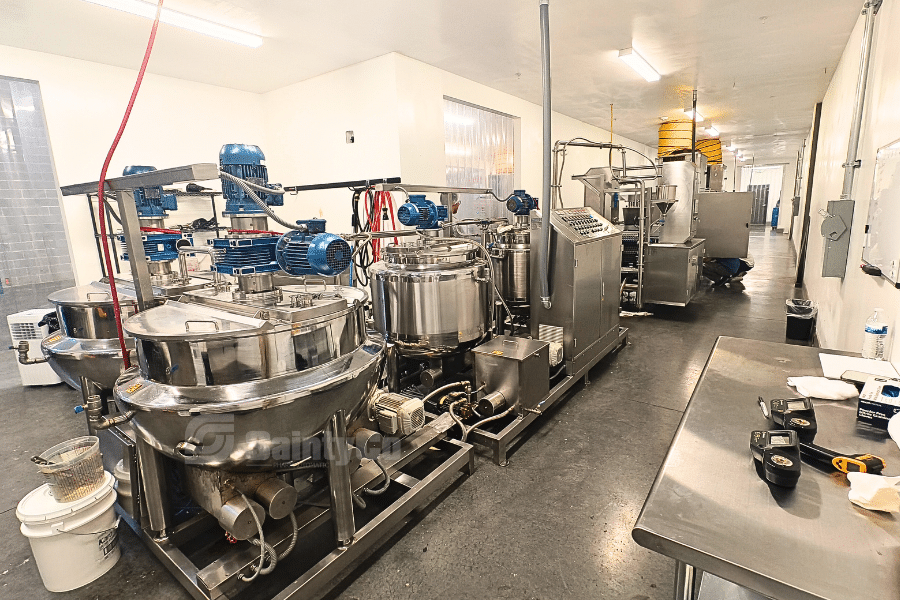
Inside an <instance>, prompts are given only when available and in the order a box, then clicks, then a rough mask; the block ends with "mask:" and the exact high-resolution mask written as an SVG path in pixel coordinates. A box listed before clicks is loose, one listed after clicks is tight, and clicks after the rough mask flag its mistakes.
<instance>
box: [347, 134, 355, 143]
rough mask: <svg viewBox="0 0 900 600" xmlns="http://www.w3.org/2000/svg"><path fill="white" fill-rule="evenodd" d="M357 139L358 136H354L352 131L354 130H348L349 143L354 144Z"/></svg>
mask: <svg viewBox="0 0 900 600" xmlns="http://www.w3.org/2000/svg"><path fill="white" fill-rule="evenodd" d="M355 139H356V138H354V137H353V132H352V131H348V132H347V143H348V144H352V143H353V142H354V141H355Z"/></svg>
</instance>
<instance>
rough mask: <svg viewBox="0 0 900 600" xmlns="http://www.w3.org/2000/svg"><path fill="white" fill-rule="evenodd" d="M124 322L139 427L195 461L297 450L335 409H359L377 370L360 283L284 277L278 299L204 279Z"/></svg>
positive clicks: (122, 393)
mask: <svg viewBox="0 0 900 600" xmlns="http://www.w3.org/2000/svg"><path fill="white" fill-rule="evenodd" d="M183 300H184V301H181V302H179V301H170V302H169V303H167V304H165V305H163V306H159V307H156V308H152V309H150V310H147V311H144V312H141V313H138V314H137V315H135V316H133V317H132V318H130V319H129V320H128V321H126V322H125V330H126V331H127V332H128V333H129V335H131V336H133V337H134V338H135V339H136V340H137V354H138V364H139V369H134V370H132V371H129V372H128V373H126V374H125V375H123V376H122V377H121V378H120V380H119V381H118V382H117V384H116V386H115V390H114V393H115V397H116V400H117V401H118V403H119V404H120V406H121V408H122V409H123V410H134V411H136V414H135V416H134V417H133V419H132V424H133V426H134V428H135V431H137V432H138V434H139V435H141V437H142V438H143V439H144V440H146V441H147V442H148V443H149V444H150V445H152V446H153V447H155V448H157V449H158V450H160V451H161V452H164V453H165V454H167V455H169V456H171V457H173V458H175V459H177V460H181V461H184V462H187V463H190V464H197V465H203V466H207V467H217V468H227V469H230V470H240V469H259V468H270V467H272V466H275V465H277V464H279V463H280V462H285V461H290V460H299V459H300V458H302V457H303V454H304V453H306V452H307V450H305V449H303V448H300V447H299V446H302V445H303V444H304V443H305V442H306V441H307V440H310V439H311V438H313V437H314V436H317V435H318V434H320V433H321V432H322V431H323V430H324V429H325V426H326V424H327V422H328V420H329V419H330V418H331V416H332V415H333V414H334V413H335V412H337V411H338V410H343V411H344V413H345V414H346V415H347V417H348V418H349V419H354V418H356V417H357V416H358V415H359V413H360V411H361V410H362V407H363V406H364V404H365V402H366V400H367V399H368V397H369V394H370V393H371V392H372V391H373V390H374V387H375V385H376V383H377V381H378V377H379V375H380V370H381V369H380V367H381V360H382V357H383V354H384V342H383V341H381V340H372V339H369V338H368V337H367V336H366V333H365V321H364V305H365V300H366V294H365V292H364V291H362V290H358V289H354V288H346V287H335V286H319V287H316V288H314V289H311V288H308V287H304V286H286V287H283V288H282V300H280V301H279V302H278V303H275V304H272V303H271V302H268V301H267V302H266V303H263V304H259V305H257V304H254V303H253V302H251V301H247V302H240V303H238V302H235V301H234V300H233V299H232V295H231V294H230V293H229V292H216V291H215V290H203V291H198V292H194V293H191V294H185V296H184V298H183Z"/></svg>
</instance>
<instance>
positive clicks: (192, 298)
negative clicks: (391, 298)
mask: <svg viewBox="0 0 900 600" xmlns="http://www.w3.org/2000/svg"><path fill="white" fill-rule="evenodd" d="M277 288H278V289H277V293H278V294H277V300H274V301H273V299H272V295H271V294H266V295H265V298H261V299H254V298H253V295H252V294H249V295H248V296H247V298H245V299H240V300H236V299H235V298H234V295H233V294H232V293H231V292H222V291H217V290H215V289H212V288H205V289H201V290H194V291H191V292H187V293H185V294H184V296H183V297H182V300H184V301H185V302H190V303H191V305H194V304H196V305H202V306H205V307H211V308H218V309H221V310H222V311H224V312H226V313H227V314H234V315H241V316H245V317H253V318H258V319H267V320H269V321H281V322H285V323H303V322H306V321H310V320H313V319H319V318H329V317H330V316H335V315H339V314H343V313H345V312H346V311H348V310H352V309H354V308H355V307H357V306H360V305H362V304H364V303H365V302H366V300H367V299H368V297H369V295H368V293H366V291H365V290H362V289H359V288H352V287H347V286H339V285H338V286H335V285H326V284H325V283H324V282H321V281H320V282H314V281H312V280H310V281H309V282H308V283H300V284H295V285H278V286H277Z"/></svg>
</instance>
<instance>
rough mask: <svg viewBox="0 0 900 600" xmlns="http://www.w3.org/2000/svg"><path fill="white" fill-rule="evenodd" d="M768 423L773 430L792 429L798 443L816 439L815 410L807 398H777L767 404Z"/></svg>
mask: <svg viewBox="0 0 900 600" xmlns="http://www.w3.org/2000/svg"><path fill="white" fill-rule="evenodd" d="M769 422H770V423H771V426H772V428H773V429H793V430H794V431H796V432H797V436H798V437H799V438H800V442H801V443H804V442H812V441H813V440H814V439H815V437H816V431H817V430H818V427H817V425H816V410H815V408H813V403H812V400H810V399H809V398H777V399H775V400H772V401H771V402H770V403H769Z"/></svg>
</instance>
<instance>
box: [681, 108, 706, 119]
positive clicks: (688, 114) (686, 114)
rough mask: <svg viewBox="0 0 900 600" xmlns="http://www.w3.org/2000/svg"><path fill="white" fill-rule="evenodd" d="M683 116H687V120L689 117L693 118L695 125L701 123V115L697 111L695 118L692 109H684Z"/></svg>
mask: <svg viewBox="0 0 900 600" xmlns="http://www.w3.org/2000/svg"><path fill="white" fill-rule="evenodd" d="M684 114H685V116H687V118H688V119H690V118H691V117H694V121H696V122H697V123H702V122H703V115H701V114H700V111H699V110H698V111H697V114H696V116H695V115H694V110H693V109H692V108H686V109H684Z"/></svg>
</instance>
